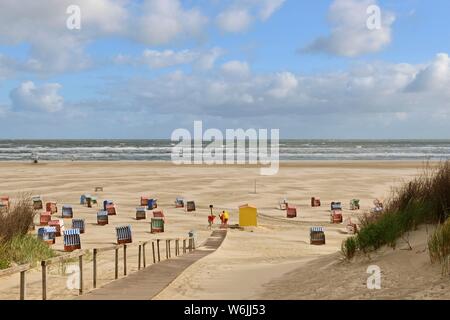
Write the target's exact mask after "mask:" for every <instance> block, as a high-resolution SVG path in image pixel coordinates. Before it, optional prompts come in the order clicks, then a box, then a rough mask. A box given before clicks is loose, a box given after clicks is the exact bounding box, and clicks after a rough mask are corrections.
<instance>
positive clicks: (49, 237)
mask: <svg viewBox="0 0 450 320" xmlns="http://www.w3.org/2000/svg"><path fill="white" fill-rule="evenodd" d="M37 236H38V239H40V240H42V241H44V242H45V243H47V244H48V245H52V244H54V243H55V237H56V228H55V227H43V228H39V229H38V234H37Z"/></svg>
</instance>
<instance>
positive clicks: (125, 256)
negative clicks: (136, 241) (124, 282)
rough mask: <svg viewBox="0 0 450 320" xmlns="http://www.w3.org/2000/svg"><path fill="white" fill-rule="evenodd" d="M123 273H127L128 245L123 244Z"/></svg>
mask: <svg viewBox="0 0 450 320" xmlns="http://www.w3.org/2000/svg"><path fill="white" fill-rule="evenodd" d="M123 275H124V276H126V275H127V245H126V244H124V245H123Z"/></svg>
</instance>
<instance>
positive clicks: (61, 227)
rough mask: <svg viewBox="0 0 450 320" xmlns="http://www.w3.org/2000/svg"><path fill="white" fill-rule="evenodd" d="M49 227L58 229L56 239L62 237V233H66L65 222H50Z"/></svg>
mask: <svg viewBox="0 0 450 320" xmlns="http://www.w3.org/2000/svg"><path fill="white" fill-rule="evenodd" d="M48 226H49V227H55V229H56V234H55V236H56V237H61V234H62V232H64V220H59V219H57V220H50V221H49V222H48Z"/></svg>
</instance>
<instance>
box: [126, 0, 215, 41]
mask: <svg viewBox="0 0 450 320" xmlns="http://www.w3.org/2000/svg"><path fill="white" fill-rule="evenodd" d="M207 22H208V18H207V17H206V16H204V15H203V14H202V13H201V12H200V11H199V10H198V9H195V8H193V9H185V8H183V6H182V5H181V3H180V1H179V0H165V1H160V0H145V1H144V5H143V8H142V15H141V16H140V17H139V19H138V24H137V27H136V28H133V29H132V30H131V32H137V36H138V38H139V39H140V40H141V41H143V42H144V43H146V44H150V45H160V44H166V43H168V42H170V41H172V40H174V39H177V38H179V37H181V36H194V37H195V36H200V35H201V34H202V33H203V31H204V27H205V25H206V23H207Z"/></svg>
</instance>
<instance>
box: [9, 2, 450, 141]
mask: <svg viewBox="0 0 450 320" xmlns="http://www.w3.org/2000/svg"><path fill="white" fill-rule="evenodd" d="M71 5H77V6H78V7H79V8H80V13H81V16H80V17H81V19H80V21H81V26H80V27H81V28H80V29H69V28H68V27H67V19H68V18H69V16H70V12H69V14H68V13H67V8H68V7H69V6H71ZM371 5H377V6H378V7H379V8H380V13H381V15H380V20H379V21H378V20H377V21H376V22H377V23H378V28H368V26H367V22H368V21H369V23H372V24H371V25H372V26H373V25H374V24H373V23H374V21H375V20H371V19H372V18H373V17H374V16H373V11H370V10H369V12H368V11H367V9H368V8H373V7H371ZM70 21H72V22H73V21H74V20H70ZM70 21H69V22H70ZM448 21H450V3H449V2H448V0H432V1H420V0H401V1H399V0H389V1H388V0H383V1H382V0H378V1H376V0H333V1H330V0H321V1H298V0H140V1H137V0H96V1H90V0H67V1H66V0H39V1H36V0H22V1H17V0H0V138H170V134H171V132H172V131H173V130H174V129H176V128H187V129H190V130H192V126H193V121H194V120H202V121H203V122H204V127H205V128H211V127H215V128H220V129H225V128H279V129H280V135H281V137H284V138H450V125H449V123H450V58H449V53H450V23H449V22H448Z"/></svg>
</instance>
